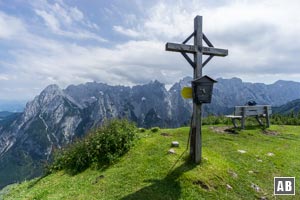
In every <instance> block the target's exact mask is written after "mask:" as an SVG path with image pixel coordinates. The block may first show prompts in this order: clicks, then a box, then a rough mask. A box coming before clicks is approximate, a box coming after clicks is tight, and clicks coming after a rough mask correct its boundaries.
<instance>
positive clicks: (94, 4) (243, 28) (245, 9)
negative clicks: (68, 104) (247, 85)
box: [0, 0, 300, 100]
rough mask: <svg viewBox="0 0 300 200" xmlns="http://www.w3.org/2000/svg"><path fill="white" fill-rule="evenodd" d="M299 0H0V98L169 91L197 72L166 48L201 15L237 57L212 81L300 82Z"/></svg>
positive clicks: (219, 62)
mask: <svg viewBox="0 0 300 200" xmlns="http://www.w3.org/2000/svg"><path fill="white" fill-rule="evenodd" d="M299 8H300V1H298V0H287V1H282V0H272V1H270V0H251V1H250V0H249V1H248V0H240V1H238V0H218V1H201V0H191V1H183V0H182V1H180V0H165V1H163V0H161V1H159V0H149V1H143V0H130V1H129V0H110V1H107V0H89V1H86V0H35V1H25V0H9V1H8V0H0V99H6V100H9V99H11V100H13V99H22V100H29V99H32V98H33V97H34V96H35V95H37V94H39V92H40V91H41V90H42V89H43V88H44V87H46V86H47V85H49V84H57V85H59V86H60V87H61V88H65V87H66V86H68V85H70V84H80V83H85V82H87V81H97V82H104V83H108V84H112V85H118V84H121V85H130V86H131V85H136V84H143V83H147V82H149V81H151V80H155V79H156V80H159V81H161V82H163V83H165V84H166V85H171V84H173V83H174V82H176V81H178V80H180V79H181V78H183V77H185V76H191V75H192V69H191V67H190V66H189V64H188V63H187V62H186V61H185V60H184V58H183V57H182V56H181V55H180V54H179V53H173V52H166V51H165V43H166V42H182V41H183V40H184V39H185V38H186V37H187V36H188V35H189V34H190V33H191V32H192V30H193V18H194V17H195V16H196V15H202V16H203V18H204V27H203V30H204V32H205V34H206V35H207V36H208V38H209V39H210V40H211V42H212V43H213V44H214V45H215V46H216V47H220V48H227V49H229V56H228V57H225V58H214V59H213V60H212V61H211V62H210V63H209V64H208V65H207V66H206V67H205V68H204V70H203V74H207V75H209V76H211V77H213V78H218V77H223V78H231V77H240V78H242V79H243V80H244V81H249V82H264V83H273V82H275V81H276V80H279V79H283V80H294V81H300V68H299V66H300V65H299V63H300V60H299V58H300V56H299V54H300V40H299V39H297V38H299V32H300V14H299Z"/></svg>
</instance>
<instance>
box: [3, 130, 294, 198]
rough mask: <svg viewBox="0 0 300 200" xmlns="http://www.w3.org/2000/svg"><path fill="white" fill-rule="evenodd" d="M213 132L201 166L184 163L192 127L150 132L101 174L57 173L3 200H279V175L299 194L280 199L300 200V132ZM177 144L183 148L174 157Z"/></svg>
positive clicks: (207, 137)
mask: <svg viewBox="0 0 300 200" xmlns="http://www.w3.org/2000/svg"><path fill="white" fill-rule="evenodd" d="M213 127H214V129H212V126H204V127H203V159H202V163H201V164H200V165H194V164H191V163H189V162H188V161H187V160H188V159H187V158H188V151H185V150H186V143H187V138H188V130H189V129H188V128H179V129H160V130H159V131H158V132H151V131H150V130H147V131H145V132H142V133H139V134H140V137H141V139H140V140H138V141H137V142H136V145H135V146H134V147H133V148H132V149H131V150H130V151H129V152H128V153H127V154H126V155H125V156H123V157H122V158H121V159H120V160H119V161H118V162H117V163H115V164H114V165H112V166H110V167H108V168H106V169H104V170H92V169H87V170H85V171H84V172H82V173H79V174H77V175H74V176H71V175H69V174H68V173H65V172H64V171H59V172H57V173H54V174H51V175H48V176H46V177H44V178H40V179H34V180H31V181H27V182H24V183H22V184H19V185H14V186H11V187H10V192H9V193H8V194H6V195H5V198H4V199H14V200H16V199H51V200H52V199H72V200H73V199H97V200H98V199H105V200H109V199H123V200H129V199H155V200H156V199H164V200H167V199H260V198H261V197H267V198H268V199H275V196H273V178H274V176H293V177H296V196H283V197H282V196H276V199H300V193H299V188H300V184H299V183H300V180H299V179H300V161H299V159H298V157H299V152H300V131H299V130H300V129H299V127H297V126H271V128H269V129H267V130H268V134H265V133H263V130H261V129H260V128H258V127H249V128H248V129H246V130H243V131H238V132H237V133H236V134H229V133H217V132H216V129H222V126H213ZM162 133H163V134H162ZM174 140H177V141H179V143H180V147H179V148H174V149H175V151H176V153H175V154H169V153H168V150H169V149H170V148H171V146H170V144H171V142H172V141H174ZM238 150H245V151H246V153H240V152H238ZM268 153H273V154H274V155H273V156H269V155H268ZM181 155H182V156H181ZM253 184H254V185H257V186H258V187H259V188H260V189H259V191H255V189H254V188H253V187H252V185H253ZM227 185H230V187H232V189H228V187H229V186H227Z"/></svg>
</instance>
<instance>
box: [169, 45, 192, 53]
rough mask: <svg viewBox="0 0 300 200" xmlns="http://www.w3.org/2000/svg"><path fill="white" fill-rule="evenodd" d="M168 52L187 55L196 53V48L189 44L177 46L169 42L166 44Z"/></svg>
mask: <svg viewBox="0 0 300 200" xmlns="http://www.w3.org/2000/svg"><path fill="white" fill-rule="evenodd" d="M166 50H167V51H175V52H185V53H196V51H195V46H193V45H188V44H176V43H170V42H168V43H167V44H166Z"/></svg>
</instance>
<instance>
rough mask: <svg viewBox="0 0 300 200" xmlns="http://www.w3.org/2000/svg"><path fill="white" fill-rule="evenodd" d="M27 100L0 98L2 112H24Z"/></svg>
mask: <svg viewBox="0 0 300 200" xmlns="http://www.w3.org/2000/svg"><path fill="white" fill-rule="evenodd" d="M25 105H26V101H19V100H3V99H0V112H1V111H8V112H23V110H24V108H25Z"/></svg>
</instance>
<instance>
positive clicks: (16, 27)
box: [0, 11, 25, 40]
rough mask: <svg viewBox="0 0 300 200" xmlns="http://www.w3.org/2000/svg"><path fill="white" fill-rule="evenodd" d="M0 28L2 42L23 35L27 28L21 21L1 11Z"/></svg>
mask: <svg viewBox="0 0 300 200" xmlns="http://www.w3.org/2000/svg"><path fill="white" fill-rule="evenodd" d="M0 27H1V28H0V40H1V39H11V38H12V37H14V36H16V35H18V34H22V33H23V32H24V31H25V27H24V25H23V23H22V21H21V20H20V19H18V18H16V17H13V16H9V15H7V14H5V13H3V12H1V11H0Z"/></svg>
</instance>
